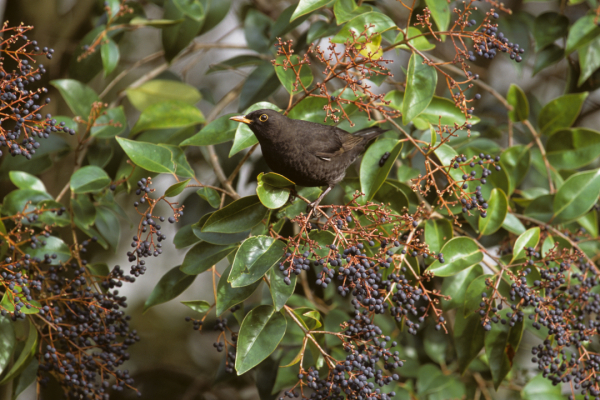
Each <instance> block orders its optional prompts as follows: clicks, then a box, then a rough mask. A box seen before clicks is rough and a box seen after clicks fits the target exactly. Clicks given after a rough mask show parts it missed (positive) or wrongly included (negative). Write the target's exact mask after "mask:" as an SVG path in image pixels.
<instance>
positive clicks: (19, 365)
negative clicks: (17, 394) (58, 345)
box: [0, 320, 38, 385]
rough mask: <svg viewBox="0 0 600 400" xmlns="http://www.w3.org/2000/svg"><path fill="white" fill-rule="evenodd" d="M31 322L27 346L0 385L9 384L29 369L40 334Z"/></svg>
mask: <svg viewBox="0 0 600 400" xmlns="http://www.w3.org/2000/svg"><path fill="white" fill-rule="evenodd" d="M28 321H29V333H28V335H27V340H26V341H25V345H24V346H23V350H21V353H20V354H19V357H18V358H17V360H16V361H15V362H14V363H13V365H12V367H11V368H10V370H9V371H8V372H7V373H6V375H4V378H2V380H1V381H0V385H4V384H6V383H7V382H10V381H11V380H13V379H14V378H16V377H17V375H19V374H20V373H21V372H22V371H23V370H24V369H25V367H27V365H28V364H29V362H30V361H31V360H32V359H33V356H34V355H35V352H36V350H37V346H38V332H37V329H36V327H35V325H33V323H32V322H31V320H28Z"/></svg>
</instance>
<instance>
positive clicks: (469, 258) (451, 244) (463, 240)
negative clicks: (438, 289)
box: [427, 237, 483, 276]
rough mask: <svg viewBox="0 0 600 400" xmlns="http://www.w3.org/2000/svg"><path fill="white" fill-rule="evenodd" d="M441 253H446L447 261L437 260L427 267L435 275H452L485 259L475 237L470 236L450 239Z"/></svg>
mask: <svg viewBox="0 0 600 400" xmlns="http://www.w3.org/2000/svg"><path fill="white" fill-rule="evenodd" d="M440 253H442V254H443V255H444V259H445V262H444V263H443V264H442V263H440V261H439V260H435V261H434V262H433V263H432V264H431V265H430V266H429V268H427V270H428V271H430V272H432V273H434V274H435V276H452V275H455V274H457V273H459V272H460V271H462V270H464V269H467V268H469V267H471V266H473V265H475V264H478V263H479V262H480V261H481V260H483V253H482V252H481V251H480V250H479V247H477V244H476V243H475V242H474V241H473V239H470V238H468V237H455V238H453V239H450V240H449V241H448V242H447V243H446V244H445V245H444V246H443V247H442V250H441V251H440Z"/></svg>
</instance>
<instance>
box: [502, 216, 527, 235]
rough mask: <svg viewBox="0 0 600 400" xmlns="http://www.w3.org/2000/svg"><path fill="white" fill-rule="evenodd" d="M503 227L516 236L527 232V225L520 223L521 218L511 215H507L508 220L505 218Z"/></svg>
mask: <svg viewBox="0 0 600 400" xmlns="http://www.w3.org/2000/svg"><path fill="white" fill-rule="evenodd" d="M502 227H503V228H504V229H506V230H507V231H509V232H511V233H514V234H515V235H520V234H522V233H523V232H525V225H523V223H522V222H521V221H519V218H517V217H515V216H514V215H513V214H511V213H507V214H506V218H504V222H502Z"/></svg>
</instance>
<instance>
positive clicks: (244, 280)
mask: <svg viewBox="0 0 600 400" xmlns="http://www.w3.org/2000/svg"><path fill="white" fill-rule="evenodd" d="M284 249H285V243H284V242H282V241H281V240H275V239H273V238H272V237H270V236H253V237H251V238H248V239H246V240H245V241H244V242H243V243H242V245H241V246H240V248H239V249H238V251H237V253H236V254H235V259H234V260H233V264H232V267H231V273H230V274H229V278H228V279H227V281H228V282H230V283H231V286H232V287H234V288H236V287H242V286H248V285H250V284H252V283H254V282H256V281H257V280H259V279H261V278H262V277H263V275H264V274H266V273H267V271H268V270H269V269H271V268H272V267H273V266H274V265H276V264H277V263H279V260H280V259H281V257H283V254H284V251H283V250H284Z"/></svg>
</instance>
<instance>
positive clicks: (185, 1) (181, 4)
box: [173, 0, 204, 21]
mask: <svg viewBox="0 0 600 400" xmlns="http://www.w3.org/2000/svg"><path fill="white" fill-rule="evenodd" d="M173 2H174V3H175V6H176V7H177V8H179V10H180V11H181V12H182V13H184V14H185V15H186V16H188V17H190V18H192V19H194V20H196V21H203V20H204V6H203V5H202V2H201V1H199V0H173Z"/></svg>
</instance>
